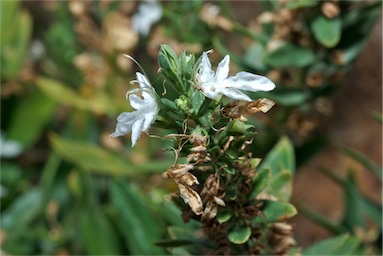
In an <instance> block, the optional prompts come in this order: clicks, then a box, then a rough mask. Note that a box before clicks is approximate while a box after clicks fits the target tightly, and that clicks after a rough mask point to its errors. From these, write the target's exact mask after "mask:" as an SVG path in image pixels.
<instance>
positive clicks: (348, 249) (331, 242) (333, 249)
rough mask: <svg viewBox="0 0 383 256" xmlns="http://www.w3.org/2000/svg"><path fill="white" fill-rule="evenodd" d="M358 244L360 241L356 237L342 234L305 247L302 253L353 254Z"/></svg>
mask: <svg viewBox="0 0 383 256" xmlns="http://www.w3.org/2000/svg"><path fill="white" fill-rule="evenodd" d="M345 245H346V246H345ZM359 245H360V241H359V240H358V239H357V238H356V237H353V236H350V235H349V234H342V235H339V236H336V237H332V238H330V239H326V240H323V241H320V242H319V243H316V244H314V245H312V246H310V247H308V248H306V249H305V250H304V251H303V252H302V255H353V254H356V249H357V248H358V247H359Z"/></svg>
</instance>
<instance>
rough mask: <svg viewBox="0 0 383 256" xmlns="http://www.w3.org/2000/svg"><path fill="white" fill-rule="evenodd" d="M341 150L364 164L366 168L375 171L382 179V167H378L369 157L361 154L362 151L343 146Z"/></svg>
mask: <svg viewBox="0 0 383 256" xmlns="http://www.w3.org/2000/svg"><path fill="white" fill-rule="evenodd" d="M343 151H344V152H345V153H347V154H348V155H349V156H351V157H352V158H354V159H355V160H356V161H358V162H359V163H361V164H362V165H364V167H366V168H367V169H368V170H370V171H371V172H373V173H375V174H376V175H377V176H378V177H380V179H382V172H383V169H382V168H381V167H379V166H378V165H377V164H375V163H374V162H372V161H371V160H370V159H368V158H367V156H365V155H363V154H362V153H360V152H358V151H355V150H353V149H351V148H346V147H344V148H343Z"/></svg>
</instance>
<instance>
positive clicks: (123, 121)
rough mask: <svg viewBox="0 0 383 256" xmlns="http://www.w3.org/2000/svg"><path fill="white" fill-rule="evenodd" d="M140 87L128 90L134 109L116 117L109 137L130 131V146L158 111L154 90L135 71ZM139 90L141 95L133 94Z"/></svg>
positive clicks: (142, 76) (147, 127)
mask: <svg viewBox="0 0 383 256" xmlns="http://www.w3.org/2000/svg"><path fill="white" fill-rule="evenodd" d="M136 76H137V82H138V84H139V85H140V88H138V89H133V90H130V91H128V93H127V94H126V96H127V97H128V96H129V100H130V105H131V106H132V107H133V108H134V109H135V110H136V111H133V112H123V113H121V114H120V115H119V116H118V117H117V121H118V123H117V127H116V130H115V132H114V133H112V134H111V135H110V136H111V137H118V136H122V135H125V134H127V133H129V132H130V131H132V147H133V146H134V145H135V144H136V142H137V140H138V138H139V137H140V135H141V133H142V132H146V131H147V130H148V129H149V128H150V125H151V124H152V123H153V122H154V121H155V119H156V116H157V113H158V105H157V101H156V92H155V90H154V88H153V86H152V85H151V84H150V83H149V81H148V79H147V78H146V77H145V76H144V75H143V74H141V73H140V72H137V73H136ZM136 92H141V96H138V95H137V94H135V93H136Z"/></svg>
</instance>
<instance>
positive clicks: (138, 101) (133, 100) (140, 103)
mask: <svg viewBox="0 0 383 256" xmlns="http://www.w3.org/2000/svg"><path fill="white" fill-rule="evenodd" d="M129 101H130V106H132V107H133V108H134V109H140V108H142V107H144V106H145V105H146V102H145V101H144V100H143V99H142V98H141V97H140V96H138V95H136V94H130V95H129Z"/></svg>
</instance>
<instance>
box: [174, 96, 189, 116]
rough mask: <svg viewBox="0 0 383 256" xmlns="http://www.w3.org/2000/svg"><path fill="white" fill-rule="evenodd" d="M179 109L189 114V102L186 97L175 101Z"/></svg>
mask: <svg viewBox="0 0 383 256" xmlns="http://www.w3.org/2000/svg"><path fill="white" fill-rule="evenodd" d="M174 103H176V105H177V107H178V108H179V109H181V110H182V111H184V112H188V110H189V100H188V98H187V97H186V96H185V95H181V96H180V97H179V98H178V99H176V100H175V101H174Z"/></svg>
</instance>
